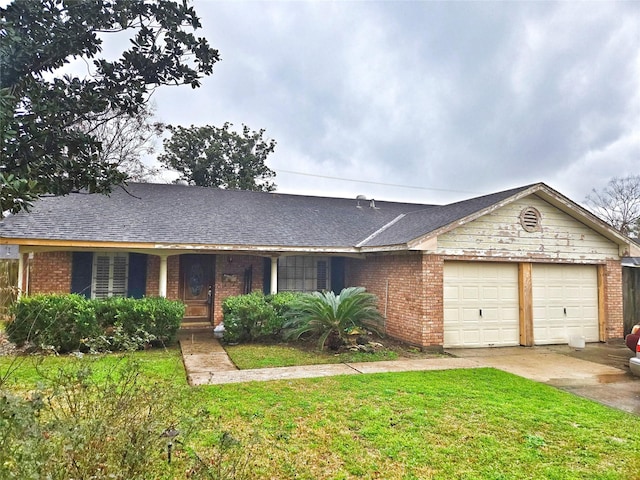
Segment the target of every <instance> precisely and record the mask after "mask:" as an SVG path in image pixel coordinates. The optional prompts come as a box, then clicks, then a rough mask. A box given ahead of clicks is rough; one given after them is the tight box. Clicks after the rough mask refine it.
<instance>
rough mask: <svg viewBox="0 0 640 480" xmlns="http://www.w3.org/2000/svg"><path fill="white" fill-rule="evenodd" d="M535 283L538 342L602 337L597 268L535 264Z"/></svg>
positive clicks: (536, 333) (534, 304)
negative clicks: (599, 321)
mask: <svg viewBox="0 0 640 480" xmlns="http://www.w3.org/2000/svg"><path fill="white" fill-rule="evenodd" d="M532 286H533V294H532V297H533V340H534V343H535V344H536V345H550V344H561V343H568V342H569V339H570V338H571V337H572V336H574V335H576V336H580V337H584V338H585V341H587V342H597V341H599V340H600V338H599V326H598V272H597V267H595V266H593V265H553V264H534V265H533V270H532Z"/></svg>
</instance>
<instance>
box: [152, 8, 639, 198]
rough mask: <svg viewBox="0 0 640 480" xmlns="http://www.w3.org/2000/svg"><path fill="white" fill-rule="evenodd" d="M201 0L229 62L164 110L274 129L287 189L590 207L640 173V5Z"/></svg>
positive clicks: (161, 101) (183, 121)
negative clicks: (511, 198)
mask: <svg viewBox="0 0 640 480" xmlns="http://www.w3.org/2000/svg"><path fill="white" fill-rule="evenodd" d="M193 4H194V7H195V9H196V11H197V12H198V14H199V16H200V18H201V21H202V24H203V28H202V29H201V30H199V32H197V34H198V35H200V36H205V37H207V39H208V40H209V42H210V43H211V45H212V46H213V47H215V48H217V49H218V50H219V51H220V54H221V57H222V61H220V62H219V63H218V64H216V66H215V67H214V73H213V75H211V76H210V77H207V78H205V79H204V81H203V85H202V87H201V88H199V89H195V90H193V89H191V88H189V87H186V86H185V87H179V88H173V87H171V88H170V87H165V88H161V89H159V90H158V91H157V92H156V94H155V95H154V101H155V103H156V105H157V115H158V117H159V119H160V120H161V121H164V122H166V123H171V124H174V125H183V126H189V125H192V124H193V125H206V124H211V125H216V126H221V125H222V124H223V123H224V122H225V121H229V122H232V123H234V124H235V125H236V126H238V127H239V126H240V125H241V124H246V125H248V126H249V127H250V128H252V129H254V130H258V129H261V128H264V129H265V130H266V136H268V137H269V138H273V139H275V140H276V141H277V143H278V145H277V147H276V151H275V153H274V154H273V155H272V156H270V158H269V160H268V165H269V167H271V168H272V169H273V170H275V171H276V173H277V176H276V179H275V182H276V184H277V185H278V188H277V190H278V191H280V192H285V193H301V194H310V195H327V196H343V197H355V196H356V195H358V194H363V195H366V196H367V197H369V198H375V199H379V200H400V201H414V202H421V203H446V202H450V201H455V200H459V199H463V198H469V197H472V196H475V195H476V194H485V193H491V192H495V191H499V190H503V189H507V188H511V187H515V186H521V185H526V184H530V183H535V182H539V181H542V182H545V183H547V184H548V185H550V186H551V187H553V188H555V189H557V190H559V191H560V192H561V193H563V194H565V195H567V196H568V197H570V198H571V199H572V200H574V201H577V202H582V201H583V200H584V197H585V196H586V195H587V194H588V193H589V192H590V190H591V189H592V188H594V187H596V188H601V187H603V186H604V185H605V184H606V183H607V181H608V180H609V179H610V178H612V177H614V176H627V175H631V174H634V175H635V174H640V2H637V1H634V2H610V1H609V2H562V3H552V2H546V1H545V2H417V1H413V2H397V1H394V2H391V1H389V2H368V1H367V2H290V1H288V2H284V1H280V2H271V1H261V2H249V1H205V0H202V1H195V2H193ZM289 172H299V173H304V174H307V175H299V174H293V173H289ZM323 177H338V178H344V179H351V180H362V181H363V182H371V183H358V182H354V181H341V180H337V179H328V178H323ZM382 184H389V185H382ZM395 185H403V186H406V187H418V188H401V187H397V186H395Z"/></svg>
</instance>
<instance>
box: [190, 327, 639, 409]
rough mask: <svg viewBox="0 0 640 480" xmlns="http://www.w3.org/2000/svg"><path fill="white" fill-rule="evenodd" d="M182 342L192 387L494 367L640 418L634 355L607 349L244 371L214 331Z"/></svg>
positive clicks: (460, 353)
mask: <svg viewBox="0 0 640 480" xmlns="http://www.w3.org/2000/svg"><path fill="white" fill-rule="evenodd" d="M179 340H180V347H181V349H182V357H183V361H184V365H185V369H186V371H187V379H188V382H189V384H190V385H214V384H223V383H241V382H252V381H269V380H291V379H298V378H314V377H327V376H333V375H358V374H365V373H382V372H407V371H427V370H447V369H454V368H481V367H492V368H496V369H499V370H503V371H506V372H509V373H513V374H515V375H519V376H521V377H524V378H528V379H530V380H534V381H536V382H541V383H546V384H548V385H552V386H554V387H557V388H560V389H563V390H566V391H569V392H571V393H574V394H576V395H580V396H583V397H585V398H589V399H591V400H595V401H597V402H600V403H603V404H605V405H608V406H611V407H614V408H618V409H621V410H624V411H627V412H630V413H635V414H637V415H640V379H639V378H637V377H634V376H633V375H631V373H629V371H628V368H627V369H626V371H625V370H624V369H623V368H624V364H625V362H626V361H628V358H629V357H630V356H631V355H632V352H631V351H628V353H627V352H625V351H624V349H617V348H615V347H611V346H607V345H603V344H594V345H593V346H591V345H587V347H586V348H585V350H584V351H583V352H576V351H575V350H574V349H570V348H569V347H568V346H566V345H563V346H553V347H533V348H525V347H507V348H486V349H452V350H448V351H447V353H449V356H443V357H439V358H429V359H416V360H410V359H402V360H393V361H382V362H360V363H340V364H327V365H307V366H299V367H279V368H262V369H255V370H238V369H237V368H236V366H235V365H234V364H233V362H232V361H231V359H230V358H229V357H228V355H227V354H226V352H225V350H224V349H223V348H222V346H221V345H220V342H218V340H217V339H216V338H214V336H213V332H212V330H211V329H198V330H195V329H193V330H183V331H181V332H180V333H179ZM611 352H613V353H611ZM577 357H578V358H577ZM580 357H584V358H588V360H587V359H583V358H580ZM598 362H599V363H598ZM611 365H616V366H611Z"/></svg>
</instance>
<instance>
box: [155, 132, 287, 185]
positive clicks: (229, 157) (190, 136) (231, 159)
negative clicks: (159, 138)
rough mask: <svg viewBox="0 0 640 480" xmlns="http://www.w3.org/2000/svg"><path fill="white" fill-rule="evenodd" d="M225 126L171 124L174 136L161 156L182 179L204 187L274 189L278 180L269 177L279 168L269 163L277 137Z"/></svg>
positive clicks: (172, 135)
mask: <svg viewBox="0 0 640 480" xmlns="http://www.w3.org/2000/svg"><path fill="white" fill-rule="evenodd" d="M232 126H233V125H232V124H231V123H229V122H227V123H225V124H224V125H223V126H222V128H218V127H214V126H211V125H205V126H204V127H195V126H193V125H192V126H191V127H189V128H185V127H180V126H178V127H174V126H169V127H168V129H169V131H170V132H171V137H170V138H167V139H165V140H164V142H163V143H164V150H165V153H164V154H162V155H160V156H159V157H158V159H159V160H160V162H162V163H163V164H164V166H165V167H167V168H170V169H173V170H176V171H178V172H180V173H181V177H180V179H181V180H186V181H187V182H189V183H192V184H195V185H199V186H201V187H220V188H234V189H239V190H254V191H264V192H271V191H273V190H274V189H275V184H274V183H273V182H269V181H268V179H269V178H273V177H274V176H275V172H274V171H273V170H271V169H270V168H269V167H267V166H266V165H265V161H266V159H267V156H268V155H269V154H270V153H272V152H273V150H274V149H275V147H276V142H275V141H274V140H265V139H263V135H264V130H259V131H257V132H255V131H253V132H252V131H251V130H249V127H247V126H246V125H243V126H242V133H237V132H234V131H232V130H231V127H232Z"/></svg>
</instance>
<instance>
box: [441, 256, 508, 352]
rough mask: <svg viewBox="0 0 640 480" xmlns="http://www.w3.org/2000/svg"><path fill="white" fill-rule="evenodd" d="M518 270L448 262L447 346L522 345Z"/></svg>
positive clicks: (473, 263) (446, 294)
mask: <svg viewBox="0 0 640 480" xmlns="http://www.w3.org/2000/svg"><path fill="white" fill-rule="evenodd" d="M518 326H519V316H518V267H517V265H513V264H508V263H480V262H445V264H444V346H445V347H449V348H450V347H490V346H509V345H519V344H520V337H519V331H518Z"/></svg>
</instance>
